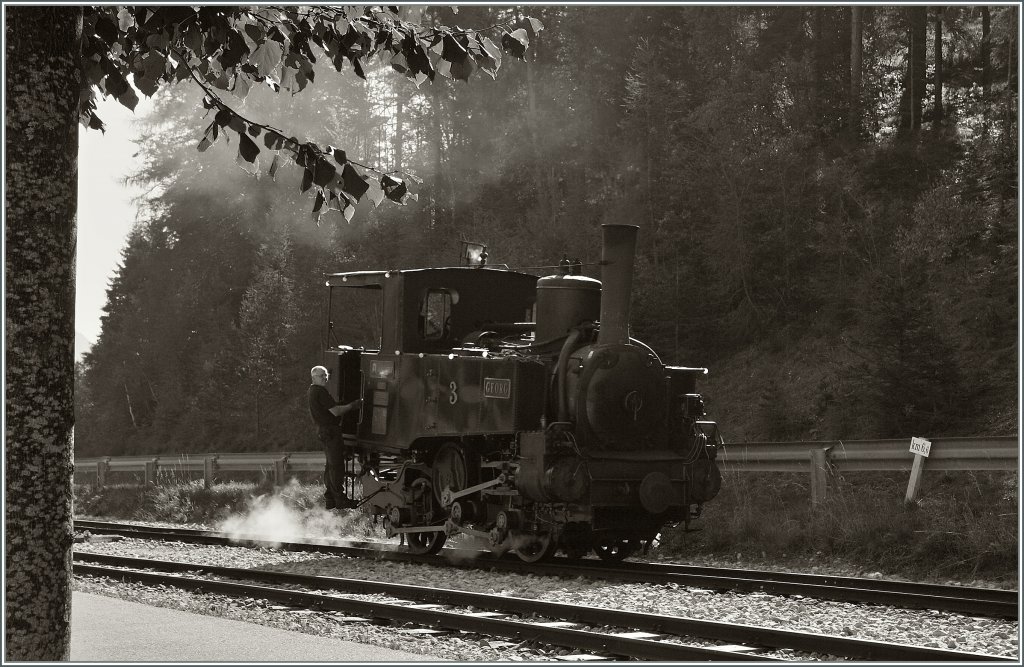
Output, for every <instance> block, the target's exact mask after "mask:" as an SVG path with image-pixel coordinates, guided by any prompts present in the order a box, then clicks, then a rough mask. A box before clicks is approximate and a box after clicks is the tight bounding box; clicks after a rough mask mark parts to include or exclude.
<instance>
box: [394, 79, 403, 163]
mask: <svg viewBox="0 0 1024 667" xmlns="http://www.w3.org/2000/svg"><path fill="white" fill-rule="evenodd" d="M404 122H405V108H404V107H403V105H402V92H401V90H397V91H396V92H395V140H394V149H395V166H394V169H395V170H396V171H401V170H402V160H403V157H402V143H403V142H404V141H405V135H404V133H403V131H402V125H403V123H404Z"/></svg>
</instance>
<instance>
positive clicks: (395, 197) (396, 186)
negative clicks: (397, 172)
mask: <svg viewBox="0 0 1024 667" xmlns="http://www.w3.org/2000/svg"><path fill="white" fill-rule="evenodd" d="M380 184H381V187H382V188H384V196H385V197H387V198H388V199H390V200H391V201H393V202H397V203H399V204H401V203H402V198H403V197H404V196H405V195H406V193H407V192H408V189H407V188H406V185H405V183H403V182H402V181H400V180H398V179H396V178H393V177H391V176H388V175H387V174H385V175H384V176H383V177H382V178H381V179H380Z"/></svg>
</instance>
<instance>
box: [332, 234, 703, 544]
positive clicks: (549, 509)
mask: <svg viewBox="0 0 1024 667" xmlns="http://www.w3.org/2000/svg"><path fill="white" fill-rule="evenodd" d="M637 231H638V229H637V227H635V226H632V225H604V226H603V237H604V238H603V249H602V260H601V266H602V269H601V277H602V280H601V281H598V280H595V279H593V278H589V277H586V276H582V275H573V274H572V273H568V272H565V273H562V274H559V275H550V276H545V277H541V278H538V277H537V276H534V275H529V274H526V273H521V272H517V271H511V270H507V269H502V268H495V267H486V266H484V267H450V268H430V269H413V270H388V271H356V272H349V273H335V274H329V275H327V276H326V284H327V286H328V288H329V291H330V296H329V303H330V304H332V306H331V308H329V310H332V309H333V310H338V311H339V312H338V313H337V314H332V315H330V316H329V324H328V331H329V336H336V335H337V331H339V330H341V329H343V328H344V327H343V326H342V325H343V324H344V323H345V320H346V318H351V317H353V316H354V315H353V313H354V312H355V311H354V310H352V309H351V307H350V306H351V303H352V302H351V299H348V300H346V297H353V296H355V295H357V294H358V295H359V298H360V299H362V302H361V303H363V305H364V306H365V305H366V304H369V307H368V308H364V310H363V312H367V313H369V314H370V315H369V316H368V317H367V318H366V319H364V320H361V321H360V325H359V326H361V327H362V328H363V329H367V328H369V329H370V330H372V331H373V335H372V340H369V341H365V340H364V341H358V342H357V341H346V340H337V341H332V342H333V343H336V344H333V345H331V346H329V348H328V350H327V356H328V361H327V364H328V367H331V366H333V369H332V371H333V372H332V379H333V381H334V382H335V383H336V385H335V386H334V387H333V389H334V391H335V394H336V395H337V396H338V397H339V400H340V401H341V402H347V401H350V400H353V399H355V398H362V399H363V403H362V408H361V410H360V411H359V412H358V414H356V413H355V412H353V413H350V414H349V415H347V416H346V418H345V419H344V420H343V421H342V427H343V430H344V432H345V433H346V436H345V442H346V444H347V445H348V448H349V450H350V452H351V453H352V455H351V457H350V460H349V463H348V472H349V475H350V480H351V481H353V482H354V485H355V486H357V487H359V492H357V493H356V495H357V496H358V495H360V494H361V501H360V506H361V508H362V509H363V511H365V512H368V513H370V514H373V515H375V516H377V517H379V518H381V519H382V521H383V524H384V526H385V529H386V532H387V534H388V536H389V537H394V536H403V537H404V541H405V543H406V544H407V546H408V548H409V549H410V550H411V551H413V552H416V553H436V552H437V551H438V550H439V549H440V548H441V547H442V546H443V545H444V543H445V541H446V539H447V538H449V537H453V536H456V535H460V534H462V535H470V536H473V537H475V538H477V539H478V540H480V541H481V542H483V543H484V544H486V545H487V546H488V547H489V548H490V549H492V550H494V551H495V552H499V553H501V552H505V551H509V550H511V551H514V552H515V553H516V554H517V555H518V556H519V557H520V558H522V559H523V560H525V561H528V562H533V561H537V560H540V559H543V558H546V557H547V556H550V555H551V554H553V553H554V552H555V551H556V550H559V549H560V550H561V551H562V552H563V553H564V554H565V555H567V556H569V557H580V556H583V555H584V554H587V553H589V552H591V551H593V552H595V553H596V554H597V555H598V556H600V557H601V558H603V559H606V560H613V561H614V560H621V559H623V558H625V557H627V556H629V555H630V554H632V553H634V552H635V551H636V550H637V549H638V548H640V546H641V545H642V544H643V543H644V542H645V541H649V540H651V539H652V538H653V537H654V536H655V535H656V534H657V533H658V532H659V531H660V530H661V529H662V528H663V527H664V526H666V525H668V524H678V523H686V524H688V523H689V522H690V521H691V520H692V519H694V518H696V517H698V516H699V515H700V513H701V509H702V507H703V504H704V503H705V502H706V501H708V500H711V499H712V498H713V497H714V496H715V495H716V494H717V493H718V490H719V487H720V486H721V476H720V474H719V471H718V468H717V466H716V463H715V457H716V453H717V446H718V444H719V442H720V436H719V434H718V429H717V426H716V424H715V423H714V422H713V421H709V420H707V419H705V407H704V402H703V399H702V397H701V395H700V394H699V393H698V391H697V381H698V379H699V378H700V377H701V376H703V375H704V374H706V373H707V370H706V369H704V368H688V367H680V366H667V365H665V364H663V363H662V361H661V360H660V359H659V358H658V355H657V354H656V353H655V352H654V350H652V349H651V348H650V347H648V346H647V345H645V344H644V343H642V342H640V341H638V340H636V339H634V338H631V337H630V335H629V306H630V290H631V285H632V278H633V263H634V254H635V248H636V237H637ZM339 304H340V305H341V308H340V309H339V308H338V306H339ZM346 304H347V305H346Z"/></svg>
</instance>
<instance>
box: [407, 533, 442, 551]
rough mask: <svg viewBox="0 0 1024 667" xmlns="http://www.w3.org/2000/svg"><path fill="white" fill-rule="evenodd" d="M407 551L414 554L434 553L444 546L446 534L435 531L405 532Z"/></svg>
mask: <svg viewBox="0 0 1024 667" xmlns="http://www.w3.org/2000/svg"><path fill="white" fill-rule="evenodd" d="M405 539H406V542H407V544H408V549H409V553H414V554H436V553H437V552H438V551H440V550H441V547H443V546H444V543H445V540H446V539H448V536H447V535H445V534H444V533H442V532H436V533H405Z"/></svg>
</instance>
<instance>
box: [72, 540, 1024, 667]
mask: <svg viewBox="0 0 1024 667" xmlns="http://www.w3.org/2000/svg"><path fill="white" fill-rule="evenodd" d="M75 550H76V551H78V552H94V553H105V554H111V555H118V556H134V557H139V558H153V559H159V560H173V561H179V562H191V563H197V564H204V565H221V566H226V567H236V568H260V569H271V570H278V571H286V572H294V573H300V574H316V575H324V576H334V577H346V578H353V579H366V580H379V581H386V582H391V583H402V584H413V585H421V586H422V585H429V586H431V587H435V588H451V589H458V590H465V591H474V592H482V593H492V594H501V595H505V596H515V597H523V598H532V599H538V600H547V601H552V602H561V603H570V604H574V605H578V606H587V607H604V608H613V609H621V610H626V611H639V612H646V613H657V614H669V615H676V616H686V617H690V618H696V619H707V620H713V621H719V622H726V623H736V624H748V625H758V626H764V627H772V628H779V629H785V630H800V631H807V632H814V633H819V634H827V635H836V636H843V637H856V638H862V639H872V640H877V641H886V642H899V643H907V644H914V645H918V646H926V647H933V648H942V649H951V650H957V651H967V652H976V653H985V654H989V655H993V656H1004V657H1014V658H1015V657H1017V656H1018V655H1019V640H1018V632H1019V624H1018V623H1017V622H1016V621H1007V620H1001V619H991V618H981V617H977V618H976V617H970V616H964V615H960V614H952V613H948V612H938V611H931V610H908V609H897V608H891V607H885V606H878V605H861V604H853V603H845V602H834V601H823V600H814V599H810V598H803V597H799V596H792V597H780V596H775V595H768V594H763V593H729V592H716V591H709V590H702V589H696V588H686V587H681V586H678V585H675V584H672V585H648V584H632V583H617V582H607V581H601V580H593V579H586V578H582V577H580V578H577V579H559V578H552V577H540V576H533V575H521V574H512V573H495V572H487V571H483V570H467V569H458V568H450V569H447V568H436V567H428V566H421V565H412V564H407V563H397V562H391V561H369V560H362V559H354V558H347V557H339V556H333V555H325V554H317V553H309V552H291V551H284V550H279V549H269V548H248V547H222V546H206V545H196V544H185V543H176V542H161V541H149V540H137V539H130V538H126V539H123V540H117V541H111V542H89V541H87V542H82V543H78V544H76V545H75ZM75 590H79V591H84V592H90V593H98V594H102V595H109V596H112V597H119V598H124V599H130V600H133V601H137V602H144V603H146V604H152V605H155V606H163V607H170V608H175V609H182V610H185V611H191V612H195V613H201V614H210V615H215V616H221V617H224V618H232V619H237V620H243V621H249V622H254V623H261V624H264V625H268V626H273V627H278V628H284V629H288V630H298V631H302V632H308V633H312V634H317V635H321V636H329V637H335V638H339V639H346V640H350V641H357V642H362V643H367V644H374V645H378V646H384V647H387V648H392V649H398V650H403V651H409V652H413V653H421V654H425V655H433V656H437V657H440V658H443V659H445V660H452V661H495V660H506V661H507V660H517V661H521V660H551V659H555V658H556V657H558V656H559V655H565V654H567V653H570V651H568V650H566V649H555V650H547V649H542V650H540V651H538V650H537V649H536V648H535V647H530V646H528V645H525V644H516V643H513V642H508V641H502V640H496V639H492V638H479V637H475V636H472V635H465V634H461V633H450V634H444V635H426V636H422V635H415V636H411V635H408V634H403V633H402V632H401V631H400V628H397V627H387V626H379V625H374V624H369V623H347V622H339V621H338V620H337V615H336V614H333V613H330V612H315V611H300V612H297V611H294V610H287V609H283V608H280V607H276V608H275V606H274V605H271V604H268V603H264V602H261V601H256V600H248V599H236V598H230V597H226V596H221V595H209V594H193V593H189V592H186V591H182V590H178V589H173V588H170V587H151V586H144V585H140V584H126V583H121V582H114V581H112V580H105V579H97V578H91V577H76V579H75ZM352 597H363V598H366V599H373V596H352ZM377 599H380V598H377ZM789 657H791V658H792V657H796V656H793V655H790V656H789ZM800 657H801V658H804V657H811V658H817V659H834V658H831V657H830V656H824V655H821V656H818V655H815V656H800Z"/></svg>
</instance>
